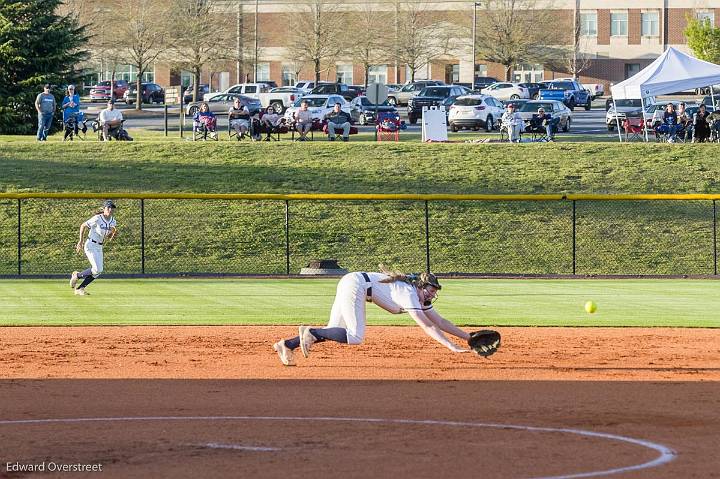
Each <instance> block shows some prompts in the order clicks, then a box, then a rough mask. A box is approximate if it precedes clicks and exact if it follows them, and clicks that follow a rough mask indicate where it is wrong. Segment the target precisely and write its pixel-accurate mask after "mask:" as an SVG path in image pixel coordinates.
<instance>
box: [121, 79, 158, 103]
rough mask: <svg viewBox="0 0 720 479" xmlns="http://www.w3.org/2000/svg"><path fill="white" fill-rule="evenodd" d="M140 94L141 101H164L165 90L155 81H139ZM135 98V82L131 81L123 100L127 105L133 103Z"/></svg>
mask: <svg viewBox="0 0 720 479" xmlns="http://www.w3.org/2000/svg"><path fill="white" fill-rule="evenodd" d="M140 89H141V90H140V95H141V101H142V102H143V103H165V90H164V89H163V87H161V86H160V85H158V84H157V83H141V84H140ZM136 99H137V84H136V83H131V84H130V86H129V87H128V89H127V90H125V93H124V94H123V100H125V103H127V104H128V105H132V104H133V103H135V100H136Z"/></svg>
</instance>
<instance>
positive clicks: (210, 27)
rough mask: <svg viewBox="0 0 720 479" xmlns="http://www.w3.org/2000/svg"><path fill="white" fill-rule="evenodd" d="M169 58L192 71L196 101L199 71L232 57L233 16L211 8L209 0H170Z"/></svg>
mask: <svg viewBox="0 0 720 479" xmlns="http://www.w3.org/2000/svg"><path fill="white" fill-rule="evenodd" d="M170 17H171V18H172V29H171V33H170V44H171V45H172V48H171V49H170V50H169V56H170V60H171V62H172V63H173V64H174V65H175V66H177V67H178V68H181V69H183V70H187V71H191V72H192V73H193V85H194V86H195V88H193V101H198V91H199V88H198V86H199V85H200V72H201V71H202V69H203V67H205V66H214V65H218V64H220V63H223V62H227V61H230V60H233V59H234V58H235V55H234V54H233V51H234V50H235V48H236V44H235V41H234V40H235V32H236V28H237V24H236V17H235V16H233V15H227V14H223V13H222V12H219V13H218V12H214V11H213V9H212V6H211V3H210V1H209V0H172V3H171V9H170Z"/></svg>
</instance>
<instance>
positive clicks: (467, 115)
mask: <svg viewBox="0 0 720 479" xmlns="http://www.w3.org/2000/svg"><path fill="white" fill-rule="evenodd" d="M502 114H503V105H502V103H500V101H499V100H497V99H495V98H493V97H491V96H488V95H475V94H474V95H464V96H460V97H458V98H456V99H455V103H454V104H453V105H452V106H451V107H450V113H449V116H448V123H449V125H450V129H451V130H452V131H458V130H461V129H463V128H468V129H469V128H472V129H473V130H479V129H480V128H485V130H486V131H492V130H493V129H494V128H495V124H496V122H497V120H499V119H500V117H502Z"/></svg>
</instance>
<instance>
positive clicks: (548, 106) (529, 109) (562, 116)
mask: <svg viewBox="0 0 720 479" xmlns="http://www.w3.org/2000/svg"><path fill="white" fill-rule="evenodd" d="M540 107H542V108H543V110H545V113H547V114H549V115H551V116H552V117H553V118H557V119H558V120H559V122H558V128H559V129H561V130H562V131H564V132H568V131H570V124H571V122H572V112H571V111H570V109H569V108H568V107H567V106H565V104H564V103H563V102H561V101H558V100H531V101H528V102H526V103H525V104H524V105H523V106H521V107H520V112H519V113H520V116H521V117H522V119H523V120H525V121H526V122H529V121H530V119H531V118H532V116H533V115H534V114H536V113H537V111H538V108H540Z"/></svg>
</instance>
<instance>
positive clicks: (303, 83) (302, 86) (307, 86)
mask: <svg viewBox="0 0 720 479" xmlns="http://www.w3.org/2000/svg"><path fill="white" fill-rule="evenodd" d="M295 88H297V89H298V90H302V91H303V92H304V93H310V91H311V90H312V89H313V88H315V82H314V81H308V80H300V81H298V82H296V83H295Z"/></svg>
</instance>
